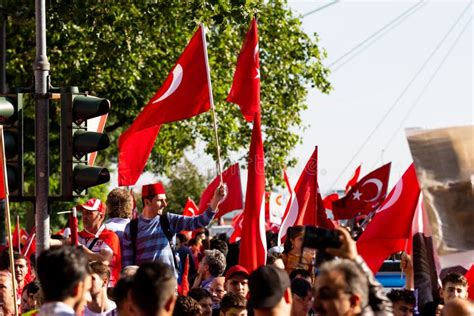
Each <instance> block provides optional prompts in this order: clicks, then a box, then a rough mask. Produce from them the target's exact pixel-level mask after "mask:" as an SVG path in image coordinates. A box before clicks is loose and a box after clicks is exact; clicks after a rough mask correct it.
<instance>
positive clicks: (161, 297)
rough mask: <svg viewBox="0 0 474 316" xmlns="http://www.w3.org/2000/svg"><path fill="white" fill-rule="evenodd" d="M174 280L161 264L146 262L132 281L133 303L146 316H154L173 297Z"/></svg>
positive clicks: (167, 266) (170, 271)
mask: <svg viewBox="0 0 474 316" xmlns="http://www.w3.org/2000/svg"><path fill="white" fill-rule="evenodd" d="M175 288H176V278H175V276H174V273H173V271H172V270H171V268H170V266H169V265H167V264H165V263H163V262H159V261H156V262H147V263H144V264H143V265H142V266H141V267H140V268H138V270H137V273H136V274H135V277H134V279H133V283H132V288H131V294H132V295H131V296H132V300H133V302H134V303H135V304H136V305H137V307H138V308H139V309H140V310H141V311H142V312H143V313H144V314H146V315H155V314H156V313H157V312H158V311H159V310H160V309H162V308H163V306H164V305H165V304H166V302H167V301H168V299H169V298H170V297H171V296H173V295H174V293H175Z"/></svg>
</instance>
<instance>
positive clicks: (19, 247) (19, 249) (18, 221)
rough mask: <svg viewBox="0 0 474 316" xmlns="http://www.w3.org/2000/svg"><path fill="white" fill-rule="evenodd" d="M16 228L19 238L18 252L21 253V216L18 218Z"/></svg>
mask: <svg viewBox="0 0 474 316" xmlns="http://www.w3.org/2000/svg"><path fill="white" fill-rule="evenodd" d="M16 227H17V228H18V229H17V230H16V235H17V237H18V245H17V246H18V252H21V234H20V216H18V215H17V216H16Z"/></svg>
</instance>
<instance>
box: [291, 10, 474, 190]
mask: <svg viewBox="0 0 474 316" xmlns="http://www.w3.org/2000/svg"><path fill="white" fill-rule="evenodd" d="M332 2H334V1H289V6H290V7H291V8H292V9H293V10H294V11H295V12H296V13H298V14H301V15H304V14H307V13H309V12H311V11H314V10H315V9H317V8H321V7H323V6H325V5H328V4H330V3H332ZM417 3H418V2H417V1H343V2H342V1H341V2H336V3H335V4H332V5H328V6H326V7H325V8H323V9H321V10H319V11H317V12H315V13H312V14H308V15H306V16H305V17H303V18H302V23H303V29H304V31H305V32H306V33H307V34H313V33H315V32H316V33H317V34H318V36H319V44H320V46H321V47H323V48H324V49H325V50H326V51H327V54H328V57H327V59H326V60H325V61H324V62H323V63H324V64H325V65H331V64H332V63H333V62H334V61H335V60H338V59H339V58H340V57H341V56H344V55H345V54H346V53H347V52H349V51H351V49H352V48H354V47H356V46H357V45H359V44H360V43H362V42H363V41H364V40H365V39H367V38H369V37H370V36H371V35H373V34H374V33H376V32H377V31H379V30H380V29H382V28H383V27H384V26H386V25H387V24H388V23H389V22H390V21H392V20H394V19H395V18H397V17H398V16H400V15H401V14H402V13H404V12H406V11H408V10H409V9H410V8H412V9H411V11H408V12H410V13H411V15H409V16H407V17H406V18H405V19H403V20H402V21H400V23H399V24H398V25H394V27H393V28H392V29H388V28H385V29H384V30H386V33H382V34H380V37H379V39H378V40H376V41H375V42H374V43H372V44H370V41H369V42H368V43H367V44H369V45H367V47H365V46H362V47H360V49H358V50H355V51H354V53H357V52H359V51H360V53H358V54H357V55H356V56H354V57H353V58H352V59H351V60H349V61H348V62H347V63H345V64H343V63H344V61H345V59H343V60H341V61H340V62H339V63H336V64H334V66H333V67H332V68H331V69H332V70H333V73H332V74H331V75H330V76H329V81H330V82H331V84H332V86H333V88H334V89H333V91H332V92H331V93H330V94H329V95H322V94H321V93H320V92H319V91H317V90H309V91H308V97H307V103H308V105H309V109H308V110H307V111H306V112H305V113H303V116H302V117H303V119H304V123H305V124H308V125H309V127H308V128H307V129H306V130H305V131H304V132H303V134H302V139H303V142H302V144H301V145H299V146H297V147H296V148H295V150H294V151H293V153H292V154H293V155H294V156H295V157H298V158H299V163H298V165H297V166H296V168H294V169H292V170H290V174H289V175H290V177H291V178H292V179H293V180H292V181H293V183H296V181H297V177H298V176H299V174H300V173H301V170H302V169H303V168H304V164H305V160H306V159H307V157H309V156H310V155H311V153H312V151H313V149H314V146H315V145H317V146H318V152H319V161H318V164H319V179H318V180H319V185H320V188H321V190H322V192H326V191H328V190H331V189H336V188H342V187H344V185H345V183H346V182H347V180H348V179H349V178H350V177H351V175H352V173H353V172H354V170H355V169H356V167H357V166H358V165H359V164H361V163H362V172H361V176H362V175H365V174H367V173H368V172H370V171H371V170H373V169H375V168H377V167H379V166H381V165H382V164H383V163H387V162H390V161H391V162H392V170H391V185H394V184H395V182H396V181H397V180H398V178H399V177H401V175H402V174H403V172H404V171H405V170H406V168H407V167H408V166H409V164H410V163H411V162H412V158H411V155H410V151H409V148H408V143H407V141H406V137H405V128H443V127H448V126H459V125H467V124H472V123H473V95H472V91H473V32H472V29H473V27H472V12H473V11H472V3H471V7H470V8H467V6H468V5H469V3H470V2H469V1H432V2H424V3H419V4H418V5H417ZM466 8H467V10H466ZM462 12H464V14H463V15H462V16H461V14H462ZM459 16H461V18H460V20H459V22H458V23H457V24H456V25H455V26H454V27H452V26H453V25H454V24H455V21H456V20H458V18H459ZM469 20H471V23H470V24H468V25H467V28H466V29H465V31H464V33H462V34H461V32H462V30H463V28H464V27H465V25H466V23H468V21H469ZM398 21H399V20H398ZM450 29H452V31H451V32H450V33H449V34H448V31H449V30H450ZM446 34H448V35H447V36H446ZM460 34H461V35H460ZM459 36H460V37H459ZM458 37H459V39H458V40H457V44H456V45H455V46H454V48H452V46H453V43H454V42H455V41H456V39H457V38H458ZM372 38H374V37H372ZM440 43H441V44H440ZM436 48H437V49H436ZM435 49H436V50H435ZM433 52H435V53H434V54H433ZM448 52H449V55H448V57H446V59H445V56H446V55H447V54H448ZM349 56H351V55H349ZM430 56H431V58H429V57H430ZM443 59H445V60H444V63H443V64H442V66H441V68H439V67H440V64H441V62H442V61H443ZM341 64H343V65H341ZM338 66H340V68H337V67H338ZM438 68H439V70H438V71H437V69H438ZM436 71H437V73H436V75H435V76H434V77H433V78H432V76H433V75H434V73H435V72H436ZM429 81H431V83H430V84H429V85H427V84H428V82H429ZM425 86H426V87H425ZM417 100H418V101H417ZM384 117H385V119H384ZM371 134H373V135H372V137H369V135H371ZM391 139H393V140H391ZM364 143H366V145H365V146H363V144H364ZM358 152H359V153H358ZM357 153H358V154H357Z"/></svg>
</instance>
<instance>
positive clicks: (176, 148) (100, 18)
mask: <svg viewBox="0 0 474 316" xmlns="http://www.w3.org/2000/svg"><path fill="white" fill-rule="evenodd" d="M2 11H3V12H4V13H6V14H7V16H8V26H7V33H8V34H7V76H8V77H7V80H8V84H9V86H10V87H14V86H27V85H29V84H31V83H32V65H33V61H34V56H35V22H34V2H31V1H28V2H24V3H23V4H22V3H21V2H16V4H15V5H4V6H2ZM253 14H256V15H257V17H258V24H259V37H260V43H259V47H260V65H261V70H260V73H261V100H262V101H261V107H262V124H263V133H264V146H265V156H266V174H267V184H268V185H269V186H270V187H271V186H273V185H275V184H280V183H282V179H281V174H282V173H281V171H282V169H283V168H284V167H291V166H294V165H295V164H296V158H298V157H291V156H290V152H291V150H292V149H293V148H294V147H295V146H296V145H297V144H298V142H299V141H300V136H299V135H298V132H299V131H300V130H301V128H303V126H302V120H301V112H302V111H303V110H304V109H306V108H307V105H306V103H305V98H306V93H307V92H306V89H307V88H308V86H313V87H317V88H318V89H319V90H320V91H321V92H323V93H328V92H329V91H330V88H331V87H330V84H329V82H328V81H327V74H328V69H326V68H324V67H323V65H322V64H321V60H322V58H324V56H325V53H324V51H323V50H322V49H321V48H320V47H319V46H318V43H317V36H316V35H315V37H314V38H310V37H309V36H307V35H306V34H305V33H304V32H303V30H302V27H301V21H300V20H299V18H298V17H295V15H294V13H293V12H292V11H291V10H290V9H289V8H288V7H287V5H286V2H285V1H281V0H274V1H264V0H201V1H191V0H188V1H180V0H169V1H155V2H151V3H150V2H145V1H143V2H141V1H138V2H136V3H133V2H114V1H97V2H95V1H94V2H92V1H60V0H50V1H47V21H46V24H47V44H48V50H47V52H48V58H49V62H50V64H51V70H50V74H51V83H52V85H54V86H79V87H80V88H81V89H82V90H85V91H89V92H90V93H91V94H93V95H97V96H100V97H106V98H108V99H110V100H111V103H112V110H111V114H110V115H109V121H108V126H107V128H106V130H107V132H109V133H110V134H109V135H110V137H111V141H112V146H111V147H110V148H109V149H108V151H107V153H106V154H105V155H104V154H102V155H99V157H98V159H99V160H102V162H103V163H104V162H105V163H116V162H117V140H118V137H119V136H120V134H121V133H122V132H123V131H124V130H125V129H126V128H128V126H129V125H130V124H131V123H132V121H133V120H134V118H135V117H136V116H137V115H138V113H139V112H140V110H141V109H142V107H143V106H144V105H145V104H146V103H147V102H148V100H149V99H150V98H151V97H152V96H153V94H154V93H155V91H156V90H157V89H158V88H159V87H160V85H161V83H162V82H163V81H164V79H165V78H166V76H167V75H168V73H169V71H170V70H171V69H172V67H173V65H174V63H175V62H176V60H177V58H178V57H179V55H180V54H181V52H182V51H183V49H184V47H185V46H186V44H187V42H188V41H189V39H190V38H191V36H192V34H193V33H194V32H195V30H196V28H197V26H198V24H199V23H203V24H204V25H205V26H206V27H207V28H208V33H207V41H208V54H209V62H210V68H211V80H212V86H213V96H214V100H215V108H216V111H217V116H218V124H219V129H218V133H219V140H220V145H221V155H222V157H223V158H224V161H225V165H229V164H230V163H233V162H235V161H230V157H231V156H232V157H235V156H236V155H235V153H242V152H246V151H247V148H248V146H249V142H250V134H251V127H252V126H251V124H249V123H247V122H245V120H244V119H243V117H242V115H241V114H240V112H239V109H238V107H237V106H236V105H233V104H229V103H227V102H226V101H225V98H226V96H227V92H228V91H229V88H230V85H231V83H232V78H233V74H234V71H235V64H236V60H237V56H238V52H239V51H240V48H241V46H242V43H243V39H244V36H245V34H246V32H247V29H248V26H249V22H250V20H251V18H252V16H253ZM50 112H51V116H52V120H53V119H54V118H57V117H59V113H60V112H59V106H57V105H54V104H53V105H52V106H51V111H50ZM32 117H33V116H32V114H31V115H30V117H29V122H31V123H32ZM52 124H53V123H52ZM31 125H34V124H31ZM53 139H54V137H53ZM198 142H202V143H204V144H206V146H205V152H206V153H208V154H210V155H212V156H213V157H214V158H216V157H215V156H216V145H215V141H214V133H213V130H212V117H211V113H204V114H202V115H199V116H197V117H195V118H193V119H191V120H186V121H182V122H176V123H172V124H166V125H164V126H162V128H161V130H160V134H159V136H158V140H157V142H156V145H155V147H154V149H153V152H152V155H151V157H150V159H149V161H148V164H147V170H151V171H153V172H154V173H155V174H157V175H161V176H170V175H172V174H173V172H174V168H173V166H175V165H176V164H177V163H178V162H179V161H180V160H181V158H182V157H183V155H184V151H185V150H193V149H194V148H195V147H196V144H197V143H198ZM137 146H139V144H137ZM240 159H242V160H243V159H245V156H241V157H240ZM98 163H101V161H99V162H98ZM244 165H245V163H244ZM170 166H171V168H170Z"/></svg>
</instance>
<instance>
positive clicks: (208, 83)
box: [200, 23, 224, 184]
mask: <svg viewBox="0 0 474 316" xmlns="http://www.w3.org/2000/svg"><path fill="white" fill-rule="evenodd" d="M200 26H201V32H202V44H203V46H204V60H205V61H206V68H207V86H208V87H209V102H210V103H211V112H212V121H213V127H214V135H215V137H216V147H217V173H218V174H219V177H220V180H221V184H223V183H224V180H223V179H222V163H221V147H220V145H219V136H218V134H217V116H216V110H215V109H214V98H213V96H212V85H211V70H210V67H209V59H208V57H207V42H206V30H205V27H204V24H202V23H201V24H200Z"/></svg>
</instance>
